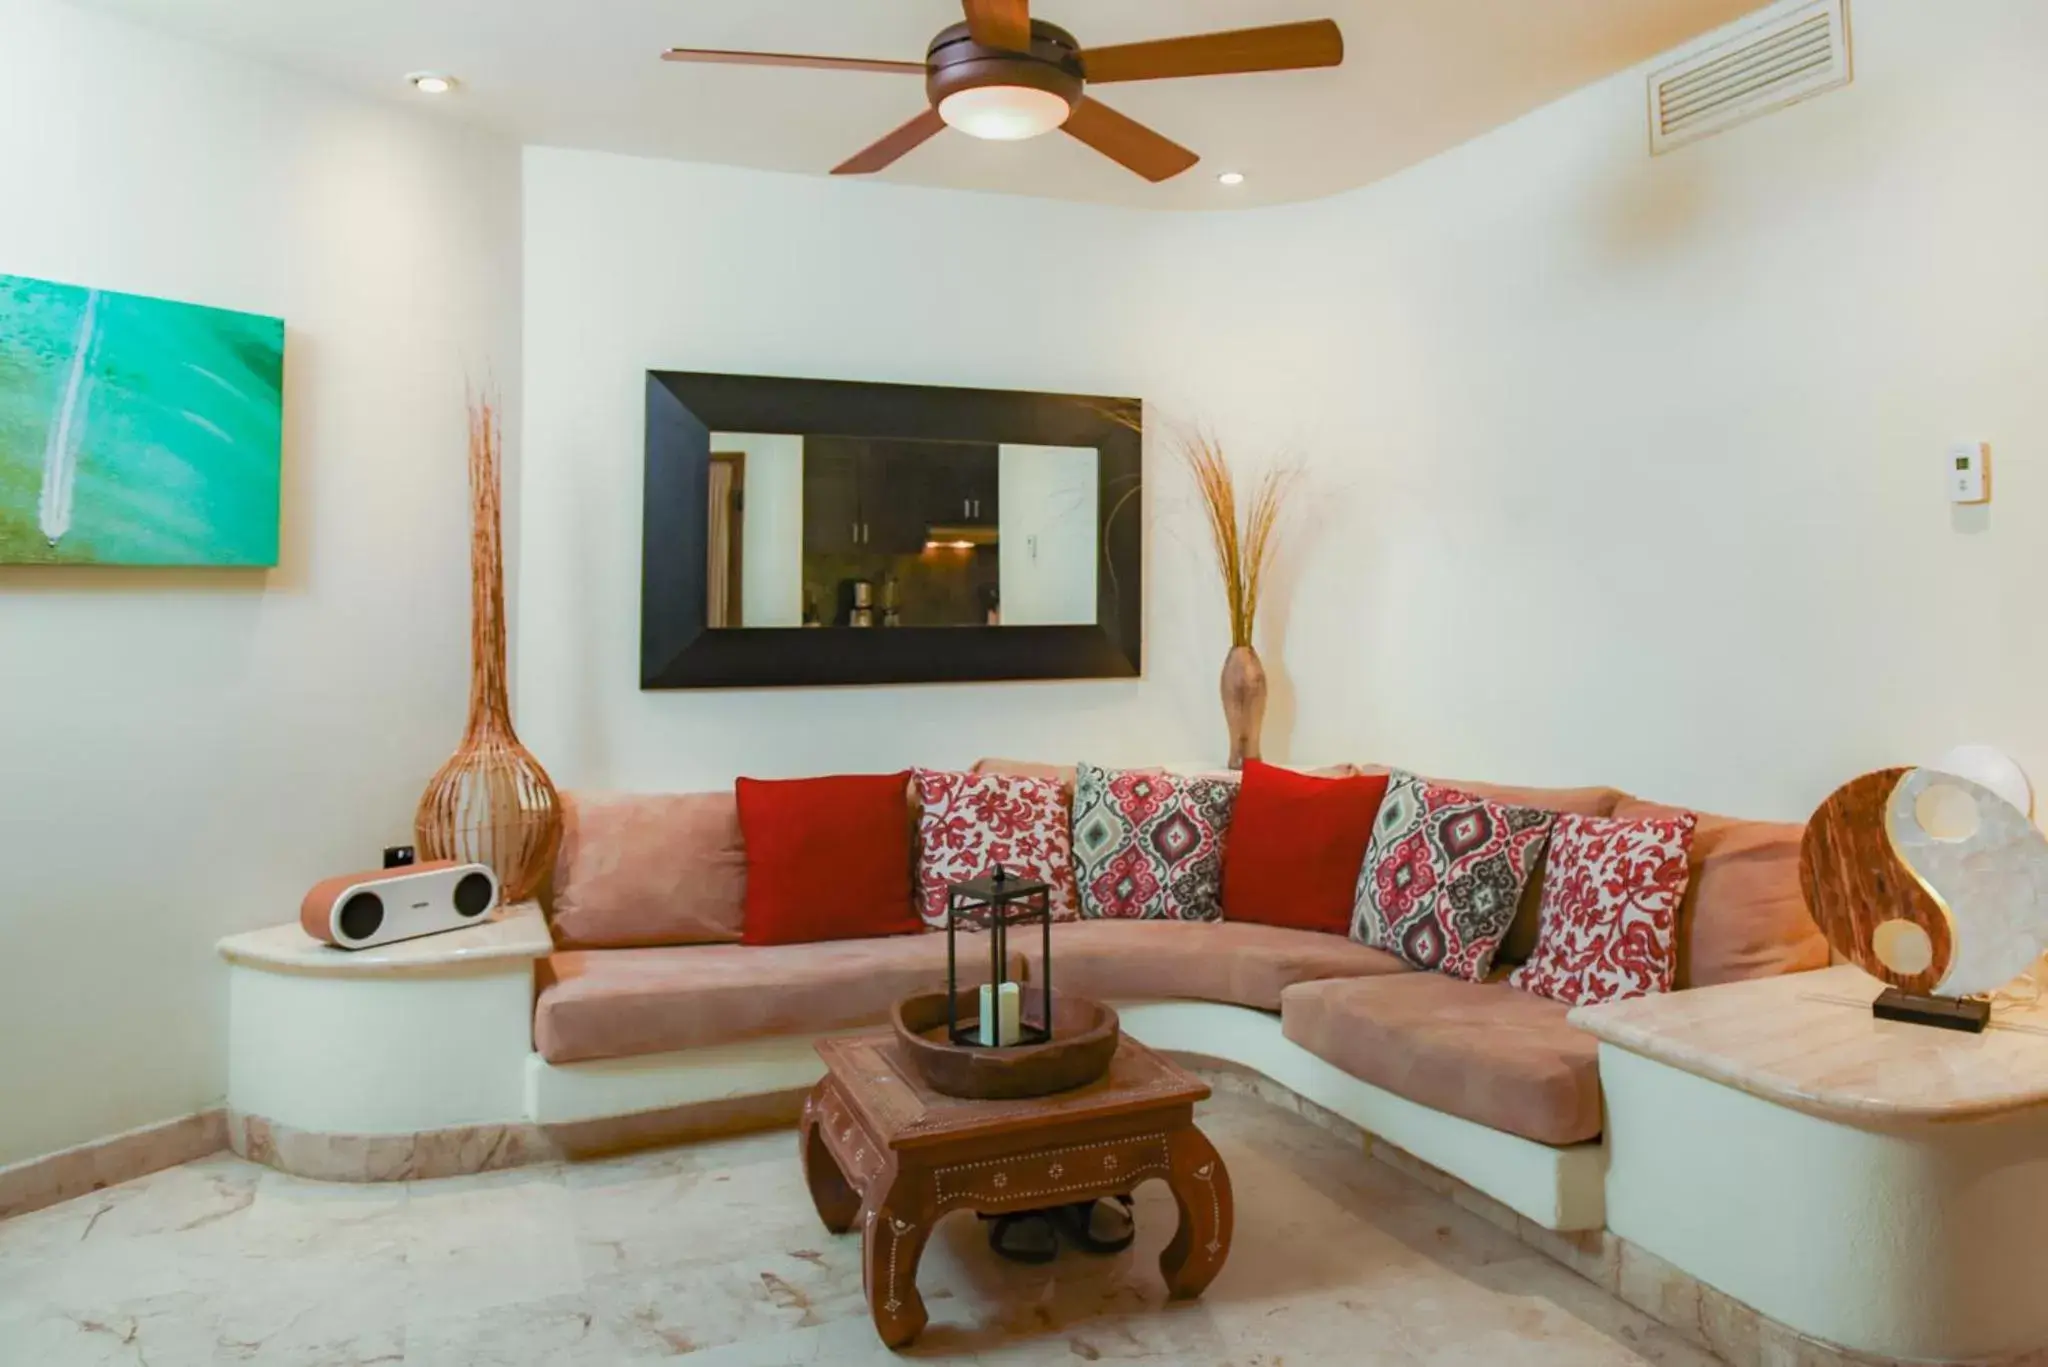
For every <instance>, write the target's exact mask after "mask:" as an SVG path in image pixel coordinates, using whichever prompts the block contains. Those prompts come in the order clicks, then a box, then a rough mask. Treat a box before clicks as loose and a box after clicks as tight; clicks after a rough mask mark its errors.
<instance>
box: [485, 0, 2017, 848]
mask: <svg viewBox="0 0 2048 1367" xmlns="http://www.w3.org/2000/svg"><path fill="white" fill-rule="evenodd" d="M1856 62H1857V75H1856V81H1855V84H1854V85H1852V86H1850V87H1849V88H1847V89H1846V90H1843V91H1839V92H1835V93H1832V94H1829V95H1826V96H1824V97H1821V98H1818V99H1815V100H1812V101H1810V102H1808V103H1806V104H1803V105H1800V106H1797V107H1794V108H1792V109H1789V110H1785V111H1782V112H1779V113H1777V114H1774V115H1771V116H1769V117H1767V118H1765V119H1762V120H1760V121H1758V122H1755V123H1752V124H1749V125H1747V126H1744V127H1742V128H1738V129H1736V130H1734V131H1732V132H1729V133H1726V134H1723V135H1721V136H1719V137H1716V138H1712V139H1710V140H1708V141H1705V142H1702V143H1698V144H1696V145H1694V146H1691V147H1687V148H1685V149H1683V150H1681V151H1679V152H1678V153H1676V154H1674V155H1671V156H1667V157H1662V158H1657V159H1654V160H1653V159H1651V158H1650V157H1649V155H1648V153H1647V147H1646V144H1647V137H1646V131H1645V123H1644V118H1645V116H1644V95H1643V82H1642V73H1641V72H1630V73H1625V74H1623V75H1619V76H1616V77H1614V78H1612V79H1610V80H1607V81H1604V82H1602V83H1600V84H1598V85H1595V86H1593V87H1590V88H1588V89H1586V90H1584V91H1581V92H1579V93H1577V94H1574V95H1572V96H1570V97H1568V98H1566V99H1564V100H1562V101H1560V102H1558V103H1557V104H1555V105H1552V106H1550V107H1548V108H1546V109H1543V110H1540V111H1538V112H1537V113H1535V114H1532V115H1530V116H1529V117H1527V118H1525V119H1523V120H1521V121H1519V122H1517V123H1515V124H1513V125H1510V126H1508V127H1506V128H1503V129H1500V130H1498V131H1497V132H1494V133H1492V134H1490V135H1488V136H1486V137H1483V138H1480V139H1478V140H1477V141H1475V142H1472V143H1470V144H1468V145H1466V146H1464V147H1461V148H1458V149H1456V150H1454V151H1452V152H1450V153H1447V154H1446V155H1444V156H1442V157H1439V158H1437V159H1435V160H1434V161H1431V162H1429V163H1426V164H1424V165H1422V166H1419V167H1416V168H1414V169H1413V170H1410V171H1408V172H1406V173H1404V174H1402V175H1399V176H1396V177H1394V178H1393V179H1391V180H1388V181H1386V182H1384V183H1382V184H1380V185H1377V186H1374V187H1370V188H1368V189H1365V190H1362V191H1358V192H1355V193H1352V194H1349V195H1345V196H1340V197H1337V198H1334V199H1330V200H1325V201H1321V202H1318V203H1312V204H1304V205H1295V206H1290V207H1286V208H1279V209H1271V210H1260V211H1256V212H1245V213H1227V214H1209V215H1168V214H1142V213H1127V212H1120V211H1106V210H1096V209H1086V208H1078V207H1075V206H1069V205H1060V204H1050V203H1046V202H1042V201H1034V200H1027V199H1020V198H1001V197H994V196H983V195H966V194H948V193H943V192H933V191H924V190H910V189H903V188H898V187H892V186H888V185H876V184H846V183H843V182H838V183H835V182H828V181H825V180H821V179H798V178H791V177H783V176H772V175H763V174H753V173H748V172H744V171H734V170H729V169H713V168H707V167H697V166H685V165H674V164H662V163H654V162H643V161H634V160H629V159H625V158H618V157H609V156H597V155H589V154H581V153H575V152H567V151H554V150H545V151H532V152H529V154H528V157H527V163H526V198H527V221H526V281H527V296H526V297H527V317H526V334H527V366H528V384H527V397H528V429H527V431H528V436H529V442H528V445H529V448H530V449H529V452H528V459H529V464H528V469H527V477H528V484H527V491H526V492H527V496H528V507H529V510H530V516H529V518H528V520H527V524H526V533H527V536H528V545H527V556H526V562H525V568H526V571H527V580H526V584H525V588H526V594H525V599H524V602H523V604H522V608H521V619H520V621H521V626H522V628H523V629H524V634H525V640H524V648H523V650H522V654H521V658H520V662H519V677H520V682H521V684H522V686H523V697H522V699H521V702H522V706H523V707H524V709H525V710H524V717H523V720H524V724H525V726H526V728H527V729H528V731H529V733H530V734H531V737H532V738H533V739H534V740H535V741H536V742H537V743H538V745H539V748H540V749H541V751H542V753H543V754H545V755H547V756H548V757H549V758H550V759H551V761H553V762H554V763H555V764H556V765H557V769H558V772H559V773H560V774H561V775H562V777H564V778H565V779H566V780H567V781H568V782H570V783H606V784H617V785H622V786H627V787H672V786H685V785H697V784H722V783H724V782H726V781H727V780H728V779H730V778H731V776H732V775H733V774H735V773H738V772H742V771H752V772H757V773H798V772H805V771H818V770H826V769H847V768H868V769H873V768H878V767H885V766H894V765H897V764H901V763H905V762H910V761H923V762H940V763H957V762H961V761H965V760H967V759H971V758H972V757H974V755H976V754H977V753H981V752H989V751H1006V752H1011V753H1022V754H1026V755H1030V756H1035V757H1044V758H1068V759H1071V758H1073V757H1075V756H1077V755H1083V754H1085V755H1088V756H1090V757H1094V758H1103V759H1108V760H1112V761H1114V760H1122V759H1136V758H1154V759H1156V758H1159V757H1161V756H1187V757H1192V756H1197V755H1201V754H1206V753H1213V752H1214V750H1215V749H1216V745H1217V741H1218V738H1219V733H1218V728H1219V721H1218V717H1217V706H1216V703H1215V700H1214V687H1215V685H1214V671H1215V669H1216V667H1217V665H1218V663H1219V661H1220V657H1221V653H1222V646H1223V643H1224V640H1225V639H1226V638H1225V633H1224V627H1223V620H1222V613H1221V606H1220V602H1219V599H1218V595H1217V593H1216V591H1215V589H1214V587H1213V585H1212V584H1211V582H1210V577H1209V571H1208V569H1207V567H1206V565H1205V564H1204V562H1203V559H1202V549H1201V535H1202V534H1201V531H1200V528H1199V525H1198V524H1197V522H1196V521H1195V519H1194V517H1193V514H1192V509H1191V508H1190V507H1189V506H1188V504H1187V494H1186V486H1185V484H1184V483H1183V482H1182V481H1181V479H1180V477H1179V472H1178V471H1177V470H1175V469H1173V468H1172V467H1171V463H1170V461H1167V460H1164V459H1162V458H1161V455H1160V453H1159V452H1158V451H1157V450H1155V451H1154V452H1153V455H1152V464H1151V469H1150V472H1149V473H1150V477H1151V496H1150V502H1151V505H1152V506H1151V512H1152V515H1153V518H1154V522H1153V536H1152V555H1151V564H1150V566H1149V570H1150V581H1149V582H1150V591H1149V594H1148V612H1149V618H1148V631H1149V637H1150V640H1149V659H1148V675H1147V678H1146V680H1145V681H1144V682H1143V683H1142V684H1076V685H1052V686H1036V687H1028V688H1019V687H1007V688H1005V687H996V688H979V687H974V688H934V689H925V690H918V691H915V692H911V691H905V690H880V691H855V692H847V691H839V692H831V693H812V694H804V693H738V692H736V693H720V694H697V695H690V694H668V695H662V694H643V693H640V692H639V691H638V690H637V688H636V687H635V684H634V679H635V673H634V670H635V650H636V645H637V635H636V631H637V628H636V626H635V622H634V614H635V612H636V611H637V603H638V593H637V586H638V579H637V574H638V558H637V557H638V536H639V523H638V517H639V479H640V441H641V431H640V426H641V419H640V407H639V399H638V393H639V389H638V386H639V383H640V375H641V372H642V371H644V370H645V369H646V368H648V367H650V366H675V367H694V368H706V369H724V370H733V371H748V372H758V373H768V374H796V375H828V376H842V377H851V378H867V379H879V380H906V381H926V382H936V383H964V384H984V385H995V386H1004V387H1016V388H1065V389H1080V390H1094V391H1100V392H1110V393H1122V394H1138V395H1142V396H1143V397H1145V398H1146V399H1148V400H1150V401H1152V402H1153V404H1154V405H1155V406H1156V411H1155V413H1154V417H1155V419H1158V418H1162V417H1174V416H1177V417H1181V418H1186V419H1199V420H1205V421H1208V422H1210V423H1212V424H1214V426H1215V427H1216V428H1217V429H1218V430H1219V431H1220V432H1221V434H1222V435H1223V436H1224V437H1225V439H1226V441H1227V442H1228V443H1229V444H1230V445H1231V446H1232V447H1233V448H1234V449H1236V450H1238V451H1240V452H1243V453H1246V454H1248V455H1252V456H1260V455H1264V454H1265V453H1267V452H1270V451H1280V450H1287V451H1294V452H1297V453H1299V454H1300V456H1301V457H1302V458H1303V460H1304V461H1305V462H1306V463H1307V465H1308V467H1309V470H1310V479H1311V483H1310V485H1309V487H1308V496H1307V497H1306V498H1305V499H1304V503H1303V511H1304V515H1305V516H1304V521H1303V524H1302V526H1301V527H1300V529H1299V531H1298V533H1297V535H1296V536H1294V537H1293V538H1291V542H1290V550H1289V553H1288V555H1287V557H1286V559H1285V560H1284V561H1283V564H1282V566H1281V568H1280V570H1279V573H1278V577H1277V585H1276V592H1275V595H1274V598H1273V600H1272V602H1271V604H1270V605H1269V607H1268V609H1267V611H1266V613H1265V615H1264V617H1263V619H1262V620H1263V624H1264V638H1265V639H1264V640H1263V642H1262V645H1263V646H1264V648H1265V650H1266V653H1267V654H1268V656H1269V660H1270V662H1271V663H1273V664H1276V665H1277V666H1278V667H1277V668H1276V669H1275V670H1274V674H1275V698H1274V707H1273V712H1272V718H1271V721H1270V722H1269V748H1270V749H1274V750H1276V751H1277V752H1278V753H1280V754H1282V755H1283V756H1285V755H1291V756H1293V757H1295V758H1297V759H1310V760H1322V759H1330V758H1343V757H1365V758H1373V759H1388V760H1394V761H1397V762H1405V763H1410V764H1414V765H1417V766H1420V767H1425V768H1428V769H1430V770H1433V771H1435V772H1439V773H1451V774H1466V775H1471V776H1474V777H1491V778H1498V779H1504V780H1522V781H1530V782H1541V781H1550V782H1581V781H1583V782H1606V783H1617V784H1621V785H1624V786H1627V787H1631V788H1633V789H1635V790H1637V791H1640V792H1644V793H1647V794H1649V795H1652V796H1657V797H1664V798H1669V799H1674V800H1679V801H1686V802H1692V803H1696V804H1700V805H1704V806H1709V807H1715V808H1720V809H1723V810H1732V811H1736V812H1740V813H1743V814H1747V815H1757V816H1780V817H1787V818H1803V817H1804V816H1805V815H1806V813H1807V812H1808V811H1810V810H1811V808H1812V806H1813V804H1814V803H1815V802H1817V801H1818V800H1819V799H1820V798H1821V797H1822V796H1824V795H1825V794H1826V793H1827V792H1828V791H1830V790H1831V789H1832V788H1833V787H1834V786H1835V785H1836V784H1837V783H1838V782H1839V781H1840V778H1841V776H1842V775H1844V774H1848V773H1852V772H1857V771H1859V770H1861V769H1867V768H1870V767H1873V766H1876V765H1879V764H1883V763H1888V762H1894V761H1899V760H1913V759H1925V758H1928V757H1931V756H1932V755H1934V754H1937V753H1939V752H1940V751H1941V750H1942V749H1944V748H1945V747H1946V746H1947V745H1949V744H1950V743H1951V742H1953V741H1955V740H1958V739H1963V738H1970V737H1976V738H1988V739H1992V740H1995V741H1996V742H1998V743H1999V744H2000V745H2001V746H2003V747H2005V748H2007V749H2009V750H2010V751H2012V752H2013V753H2015V754H2016V755H2018V756H2019V757H2020V758H2021V759H2022V761H2023V762H2025V763H2026V764H2027V765H2028V766H2029V767H2030V768H2031V769H2033V770H2034V771H2035V772H2048V710H2044V709H2043V708H2042V707H2040V706H2039V704H2038V700H2037V694H2038V691H2039V687H2038V681H2039V680H2040V679H2041V677H2042V676H2043V675H2044V674H2048V636H2044V635H2043V634H2042V633H2041V632H2039V631H2038V630H2036V629H2035V620H2036V618H2037V617H2038V615H2039V608H2038V604H2037V598H2038V595H2037V592H2036V589H2035V586H2037V585H2039V584H2041V583H2043V582H2048V535H2044V533H2048V484H2044V482H2043V480H2042V478H2041V476H2040V474H2039V471H2040V470H2041V469H2042V468H2043V466H2042V464H2041V462H2040V461H2038V460H2037V459H2035V456H2036V454H2037V453H2038V452H2040V451H2042V450H2044V449H2048V385H2044V384H2042V383H2041V381H2040V373H2039V372H2040V367H2039V360H2038V358H2039V357H2041V356H2042V355H2048V253H2044V252H2043V251H2042V250H2041V247H2040V244H2041V243H2042V242H2044V241H2048V178H2044V177H2042V176H2041V175H2040V173H2039V168H2040V167H2041V166H2042V165H2043V164H2048V7H2044V6H2041V5H2039V4H2037V3H2034V0H1968V2H1967V3H1962V4H1951V5H1927V4H1924V3H1920V0H1858V3H1857V5H1856ZM1318 136H1327V137H1342V136H1344V133H1343V130H1342V129H1329V130H1324V131H1323V132H1321V133H1320V134H1318ZM991 155H1000V151H999V149H991ZM1247 169H1249V170H1252V171H1253V173H1256V168H1247ZM991 291H999V292H1000V295H1001V299H1002V306H1001V307H1000V308H993V307H990V308H977V307H974V306H973V305H972V302H971V301H974V300H976V299H978V298H986V297H987V296H988V295H989V293H990V292H991ZM1964 437H1969V438H1977V439H1983V440H1988V441H1991V442H1992V443H1993V444H1994V446H1995V448H1996V454H1995V455H1994V458H1993V477H1994V483H1995V487H1996V491H1997V501H1996V502H1995V503H1994V504H1993V505H1992V506H1991V507H1990V508H1989V509H1988V510H1984V509H1979V510H1972V511H1966V512H1960V513H1956V514H1954V515H1952V514H1951V510H1950V508H1949V505H1948V504H1947V503H1946V501H1945V499H1944V495H1943V493H1942V487H1941V481H1940V469H1939V462H1940V460H1941V453H1942V450H1943V448H1944V446H1946V445H1947V444H1948V443H1949V442H1950V441H1951V440H1954V439H1957V438H1964ZM1156 445H1157V443H1156V442H1155V447H1156Z"/></svg>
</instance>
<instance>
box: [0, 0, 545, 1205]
mask: <svg viewBox="0 0 2048 1367" xmlns="http://www.w3.org/2000/svg"><path fill="white" fill-rule="evenodd" d="M0 34H4V35H5V36H4V39H0V168H4V173H5V189H4V191H0V201H4V206H5V207H4V209H0V271H5V272H11V273H16V274H23V275H35V276H43V277H49V278H55V279H60V280H75V281H85V282H90V283H93V284H97V285H103V286H107V287H109V288H113V289H120V290H130V291H136V292H139V293H144V294H155V295H167V296H171V297H173V298H180V299H190V300H195V301H199V302H203V303H208V304H217V305H221V306H224V307H229V308H238V309H250V310H256V311H259V312H263V313H269V314H281V315H283V316H284V318H285V320H286V323H287V326H288V329H289V331H288V334H287V350H286V357H285V453H284V526H283V556H284V563H283V565H282V566H281V567H280V568H279V569H277V570H276V571H274V572H270V573H267V574H266V573H204V572H184V573H158V572H140V571H124V570H105V569H80V570H62V571H53V570H48V569H20V568H16V569H6V568H0V1165H4V1164H6V1163H8V1162H10V1161H12V1160H15V1159H21V1158H27V1157H31V1156H33V1155H36V1154H39V1153H43V1152H47V1151H49V1150H53V1149H58V1148H61V1147H64V1146H67V1145H70V1144H74V1143H79V1142H83V1141H86V1140H90V1139H94V1138H97V1137H99V1136H102V1135H107V1134H111V1133H115V1132H118V1131H122V1130H128V1129H132V1128H135V1127H138V1126H141V1125H144V1124H148V1123H151V1122H154V1121H159V1120H163V1119H166V1118H169V1117H172V1116H178V1115H183V1114H187V1113H190V1112H193V1111H197V1110H200V1109H203V1108H206V1107H209V1106H213V1105H217V1104H218V1103H219V1101H220V1099H221V1096H222V1094H223V1092H224V1090H225V1081H226V1072H225V1069H226V1049H225V1038H226V1031H225V1016H226V1006H227V982H226V974H225V973H224V972H223V970H222V968H221V965H220V963H219V962H218V961H217V960H216V959H215V957H214V953H213V942H214V941H215V940H217V939H218V938H219V937H220V936H221V935H223V934H226V933H228V932H231V931H237V930H246V929H250V928H252V927H256V926H261V925H266V924H271V923H274V922H278V921H282V920H286V919H288V918H289V917H290V916H291V915H292V913H293V911H294V909H295V908H296V907H297V905H298V901H299V898H300V897H301V896H302V895H303V894H304V893H305V890H306V888H307V887H309V886H310V885H311V884H312V883H313V882H314V881H316V880H317V879H319V878H322V877H325V876H327V875H329V874H332V873H334V872H336V871H339V870H344V869H349V868H362V867H365V866H367V865H372V864H374V863H375V862H376V859H377V852H378V850H379V849H381V848H382V846H384V845H385V844H387V843H390V842H392V841H394V840H399V839H403V838H405V836H406V834H407V832H408V831H409V830H410V828H411V824H412V809H413V805H414V803H415V802H417V800H418V796H419V792H420V790H421V788H422V787H424V786H425V784H426V780H427V778H428V777H429V776H430V775H431V774H432V772H433V770H434V767H435V766H436V765H437V764H438V763H439V762H440V761H441V760H442V759H443V758H445V757H446V755H447V752H448V751H449V750H450V749H451V748H452V747H453V745H454V743H455V741H456V740H457V738H458V737H459V735H460V732H461V726H462V716H463V706H464V700H465V698H466V696H467V675H468V667H469V666H468V640H469V632H468V615H469V575H468V568H467V564H468V549H467V536H468V531H467V528H468V510H467V501H466V496H465V494H464V478H465V467H464V453H465V449H466V447H465V437H464V419H463V412H462V391H463V381H464V379H465V377H466V376H469V375H475V376H478V377H482V376H484V375H486V374H487V373H494V374H495V376H496V378H497V381H498V383H499V385H500V386H501V387H502V389H503V390H504V392H505V393H506V394H507V396H508V397H510V398H511V399H513V400H514V401H515V404H516V400H517V396H518V392H519V336H518V331H517V322H518V303H519V276H518V267H519V262H518V211H519V201H518V195H517V176H518V162H517V154H516V152H515V151H514V149H512V148H511V147H509V146H507V145H505V144H502V143H498V142H494V141H492V140H491V139H488V138H484V137H479V136H477V135H474V134H471V133H467V132H463V131H461V130H459V129H456V128H454V127H452V126H450V125H447V124H443V123H439V122H437V121H433V120H427V119H422V118H419V117H417V116H414V115H409V114H407V113H405V112H403V111H398V110H392V109H387V108H382V107H376V106H371V105H366V104H362V103H357V102H353V101H348V100H342V99H336V98H332V97H329V96H326V95H323V94H321V93H319V92H318V90H317V89H314V88H309V86H308V84H307V82H306V81H304V80H303V79H301V78H296V77H291V76H287V75H283V74H279V73H273V72H268V71H264V70H262V69H259V68H256V67H252V66H249V65H246V64H243V63H240V62H237V61H234V60H231V59H228V58H225V57H222V56H219V55H216V54H213V53H209V52H207V51H205V50H203V49H200V48H196V47H192V46H189V45H186V44H183V43H179V42H175V41H171V40H168V39H163V38H159V37H156V36H154V35H152V34H149V33H147V32H144V31H142V30H140V29H136V28H131V27H129V26H127V25H124V24H121V23H117V22H113V21H108V20H103V19H98V18H94V17H92V16H89V15H85V14H83V13H80V12H79V11H76V10H73V9H71V8H70V7H68V6H64V5H59V4H55V3H50V0H0ZM514 418H515V420H514V423H513V427H512V431H513V434H514V436H515V437H516V434H517V423H516V409H515V414H514Z"/></svg>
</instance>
